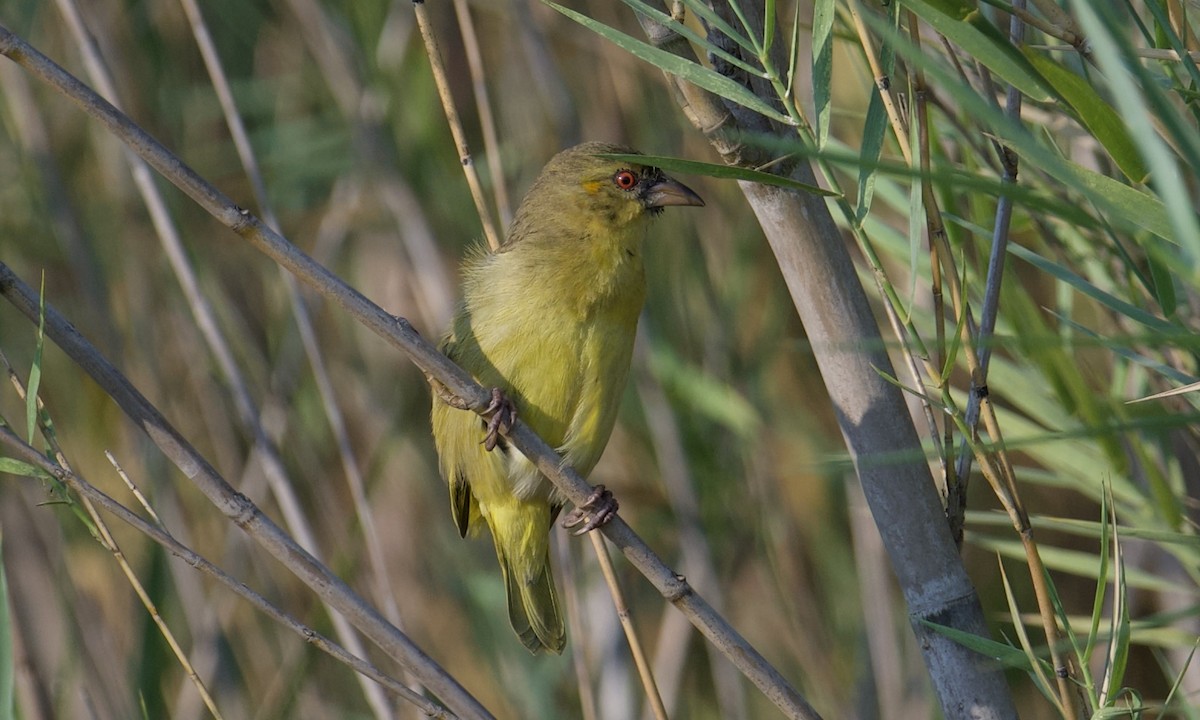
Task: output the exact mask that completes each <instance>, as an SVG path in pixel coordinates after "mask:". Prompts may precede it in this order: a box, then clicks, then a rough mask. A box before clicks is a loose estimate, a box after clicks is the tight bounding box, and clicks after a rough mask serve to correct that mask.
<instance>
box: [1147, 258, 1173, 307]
mask: <svg viewBox="0 0 1200 720" xmlns="http://www.w3.org/2000/svg"><path fill="white" fill-rule="evenodd" d="M1146 262H1147V264H1148V265H1149V266H1150V279H1151V280H1153V290H1154V299H1155V300H1157V301H1158V306H1159V307H1160V308H1162V311H1163V315H1166V316H1167V317H1170V316H1172V315H1174V314H1175V310H1176V309H1177V308H1178V301H1177V300H1176V297H1175V278H1174V275H1172V273H1171V269H1170V268H1169V267H1167V264H1166V262H1164V260H1163V258H1162V257H1161V253H1156V252H1148V253H1146Z"/></svg>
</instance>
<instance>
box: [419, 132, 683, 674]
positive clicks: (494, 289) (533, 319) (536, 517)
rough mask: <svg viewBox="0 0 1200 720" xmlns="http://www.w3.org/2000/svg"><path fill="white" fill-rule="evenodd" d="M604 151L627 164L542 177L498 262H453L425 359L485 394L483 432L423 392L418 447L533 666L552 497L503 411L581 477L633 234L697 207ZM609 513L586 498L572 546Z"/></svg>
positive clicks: (610, 389)
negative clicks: (426, 437) (496, 574)
mask: <svg viewBox="0 0 1200 720" xmlns="http://www.w3.org/2000/svg"><path fill="white" fill-rule="evenodd" d="M606 153H609V154H611V153H622V154H637V153H636V151H633V150H630V149H628V148H624V147H619V146H616V145H608V144H604V143H594V142H593V143H585V144H583V145H578V146H576V147H573V148H570V149H568V150H564V151H562V152H560V153H559V154H558V155H556V156H554V158H552V159H551V160H550V162H549V163H547V164H546V167H545V168H543V169H542V172H541V174H540V175H539V176H538V178H537V180H536V181H535V182H534V183H533V186H532V187H531V188H530V189H529V193H528V194H527V195H526V196H525V199H524V200H523V201H522V202H521V207H520V208H519V209H518V210H517V214H516V217H515V218H514V219H513V222H512V226H511V227H510V228H509V231H508V238H507V239H506V240H505V242H504V244H503V245H502V246H501V247H500V249H499V251H497V252H490V251H488V250H487V248H481V249H479V250H476V251H475V252H474V253H473V254H472V255H471V256H470V257H469V258H468V259H467V260H466V261H465V263H464V267H463V273H462V275H463V278H462V282H463V301H462V303H461V304H460V305H459V307H458V310H457V311H456V313H455V316H454V320H453V321H452V323H451V325H450V329H449V330H448V331H447V333H446V335H445V337H444V338H443V340H442V343H441V345H440V348H441V350H442V351H443V352H444V353H446V354H447V355H448V356H449V357H450V358H451V359H453V360H454V361H455V362H457V363H458V364H459V365H461V366H462V367H463V368H464V369H466V370H467V371H468V372H470V373H471V374H472V375H473V376H474V377H475V379H476V380H478V381H479V383H480V384H482V385H483V386H484V387H491V388H494V390H493V403H492V407H491V408H490V409H491V410H492V411H493V413H492V415H491V420H490V422H488V421H484V420H482V419H481V418H480V417H479V416H477V415H475V414H474V413H471V412H464V411H462V410H457V409H455V408H454V407H451V404H450V402H451V401H452V400H451V399H448V398H446V397H445V394H444V389H442V388H439V389H438V390H439V392H438V393H436V394H435V398H434V402H433V414H432V425H433V438H434V443H435V445H436V446H437V451H438V455H439V457H440V460H441V463H440V465H441V471H442V475H443V477H445V479H446V481H447V483H448V484H449V486H450V510H451V513H452V514H453V516H454V522H455V523H456V524H457V525H458V531H459V534H460V535H462V536H463V537H466V534H467V532H468V530H471V531H475V532H478V530H479V528H480V527H481V525H482V523H480V520H482V521H483V522H484V523H486V524H487V526H488V528H490V529H491V533H492V540H493V542H494V543H495V546H496V556H497V558H498V559H499V561H500V569H501V571H502V572H503V574H504V584H505V588H506V591H507V595H508V616H509V619H510V620H511V622H512V626H513V630H515V631H516V633H517V635H518V636H520V638H521V642H523V643H524V644H525V647H527V648H529V650H530V651H531V652H534V653H536V652H538V651H539V650H542V649H545V650H550V651H552V652H555V653H560V652H562V649H563V646H564V644H565V643H566V631H565V629H564V627H563V619H562V613H561V612H560V611H559V607H558V597H557V593H556V591H555V588H554V578H553V576H552V575H551V572H550V565H549V563H550V555H549V531H550V527H551V524H552V523H553V522H554V519H555V518H556V517H557V516H558V513H559V510H561V509H562V506H563V505H564V503H565V502H566V499H565V498H564V497H563V496H562V494H561V493H559V492H558V491H557V490H556V489H555V488H554V486H553V485H552V484H551V483H550V481H549V480H547V479H546V478H545V477H544V476H543V475H542V474H541V473H540V472H538V470H537V468H536V467H534V465H533V464H532V463H531V462H529V461H528V460H527V459H526V458H525V457H524V456H523V455H522V454H521V453H520V452H518V451H517V450H516V449H515V448H509V447H508V445H507V444H506V443H505V442H504V440H503V439H502V438H501V437H500V433H501V432H504V431H507V429H508V427H509V426H510V425H511V423H512V422H513V420H514V418H515V411H514V410H513V408H514V407H515V408H518V409H519V410H520V414H521V419H522V420H523V421H525V422H526V423H528V424H529V426H530V427H531V428H532V429H533V430H534V431H535V432H537V433H538V435H540V436H541V437H542V438H543V439H544V440H545V441H546V442H547V443H549V444H550V445H551V446H552V447H555V448H557V449H558V452H559V453H560V454H561V455H562V456H563V457H564V458H565V459H566V462H567V464H569V465H571V466H573V467H574V468H575V469H576V470H578V471H579V472H580V473H581V474H582V475H584V476H585V477H586V476H587V474H588V473H589V472H591V470H592V468H593V467H595V465H596V461H598V460H599V459H600V454H601V453H602V452H603V450H604V446H605V445H606V444H607V443H608V438H609V435H611V434H612V429H613V423H614V422H615V421H616V417H617V406H618V404H619V402H620V399H621V395H622V392H623V390H624V388H625V379H626V375H627V374H628V371H629V361H630V357H631V355H632V353H633V340H634V335H635V332H636V330H637V321H638V315H639V313H640V312H641V309H642V303H643V301H644V300H645V297H646V280H645V271H644V269H643V266H642V243H643V240H644V239H645V236H646V229H647V226H648V222H647V221H648V220H649V218H650V217H651V216H653V215H657V214H658V213H660V212H662V208H664V207H666V206H668V205H703V204H704V201H703V200H701V199H700V197H699V196H698V195H696V193H694V192H692V191H691V190H690V189H689V188H687V187H686V186H684V185H683V184H681V183H679V182H677V181H675V180H673V179H671V178H669V177H667V176H666V175H664V174H663V173H662V171H661V170H659V169H658V168H655V167H649V166H646V165H641V164H638V163H629V162H622V161H616V160H611V159H605V158H601V157H597V156H598V155H601V154H606ZM435 387H436V384H435ZM459 404H461V403H459ZM496 447H498V448H499V451H497V452H492V450H493V448H496ZM615 510H616V503H615V501H614V500H613V499H612V496H611V494H609V493H607V492H606V491H604V489H603V487H598V488H597V493H596V494H595V495H593V501H592V502H589V503H588V504H587V505H585V506H584V507H582V508H578V509H576V510H575V511H573V512H572V513H571V515H570V517H568V518H567V520H568V522H567V523H566V524H568V526H571V525H575V524H579V523H584V525H583V529H582V530H581V532H586V531H588V530H591V529H594V528H595V527H598V526H599V525H601V524H603V523H604V522H607V520H608V519H609V518H611V516H612V513H613V512H615ZM589 511H590V513H591V514H590V516H589Z"/></svg>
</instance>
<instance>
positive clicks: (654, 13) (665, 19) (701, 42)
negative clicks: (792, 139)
mask: <svg viewBox="0 0 1200 720" xmlns="http://www.w3.org/2000/svg"><path fill="white" fill-rule="evenodd" d="M621 1H622V2H624V3H625V4H626V5H628V6H629V7H631V8H633V10H634V12H637V13H641V14H642V15H645V16H646V17H648V18H650V19H651V20H653V21H655V22H657V23H659V24H661V25H664V26H666V27H669V28H670V29H672V30H674V31H675V32H677V33H679V34H680V35H682V36H683V37H685V38H687V39H688V40H689V41H691V42H693V43H695V44H696V45H697V46H699V47H701V48H703V49H704V52H706V53H710V54H711V55H713V56H715V57H718V58H720V59H722V60H724V61H725V62H727V63H729V64H730V65H733V66H735V67H737V68H738V69H739V70H743V71H744V72H746V74H748V75H751V76H753V77H759V78H764V79H766V77H767V73H766V72H764V71H763V69H762V68H758V67H755V66H753V65H751V64H750V63H748V62H746V61H745V60H742V59H741V58H739V57H737V56H736V55H733V54H731V53H730V52H728V51H727V50H725V49H724V48H720V47H717V46H716V45H715V44H713V43H712V41H710V40H709V39H708V38H707V37H705V36H704V35H703V34H701V33H698V32H696V31H695V30H693V29H691V28H690V27H688V26H687V25H685V24H683V23H681V22H679V21H678V20H676V19H674V18H672V17H671V16H670V15H668V14H666V13H664V12H663V11H661V10H659V9H657V8H655V7H654V6H653V5H649V4H647V3H645V2H643V0H621Z"/></svg>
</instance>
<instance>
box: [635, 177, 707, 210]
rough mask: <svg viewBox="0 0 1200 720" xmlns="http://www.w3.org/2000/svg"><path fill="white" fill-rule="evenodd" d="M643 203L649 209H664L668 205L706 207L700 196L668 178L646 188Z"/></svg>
mask: <svg viewBox="0 0 1200 720" xmlns="http://www.w3.org/2000/svg"><path fill="white" fill-rule="evenodd" d="M642 202H643V203H644V204H645V206H646V207H647V208H663V207H666V206H668V205H694V206H696V207H704V201H703V200H701V199H700V196H699V195H697V194H696V193H694V192H692V189H691V188H690V187H688V186H687V185H684V184H683V183H681V182H679V181H678V180H673V179H671V178H669V177H666V176H663V177H662V178H661V179H660V180H656V181H655V182H654V184H653V185H651V186H650V187H648V188H646V192H645V194H644V195H643V196H642Z"/></svg>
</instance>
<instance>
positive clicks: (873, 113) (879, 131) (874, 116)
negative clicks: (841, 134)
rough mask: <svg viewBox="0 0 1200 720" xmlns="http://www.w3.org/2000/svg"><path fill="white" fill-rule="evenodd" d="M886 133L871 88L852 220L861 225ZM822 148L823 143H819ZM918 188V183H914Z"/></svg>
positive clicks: (884, 118) (883, 117)
mask: <svg viewBox="0 0 1200 720" xmlns="http://www.w3.org/2000/svg"><path fill="white" fill-rule="evenodd" d="M886 132H887V112H886V111H885V110H884V108H883V99H882V98H881V97H880V95H879V88H877V87H876V88H873V92H872V93H871V100H870V101H869V102H868V103H867V120H866V122H865V123H864V124H863V138H862V149H861V150H860V151H859V152H860V153H861V158H862V161H863V162H862V164H861V165H859V167H858V207H857V208H855V210H854V219H855V221H856V222H857V223H858V224H859V225H862V221H863V218H865V217H866V216H867V213H868V212H869V211H870V209H871V198H872V197H873V196H874V194H875V170H876V167H877V165H876V163H877V162H878V161H879V154H880V152H881V151H882V150H883V136H884V133H886ZM914 134H915V133H914ZM821 145H822V147H823V146H824V143H823V142H822V143H821ZM914 184H917V185H918V186H919V184H918V183H914Z"/></svg>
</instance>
